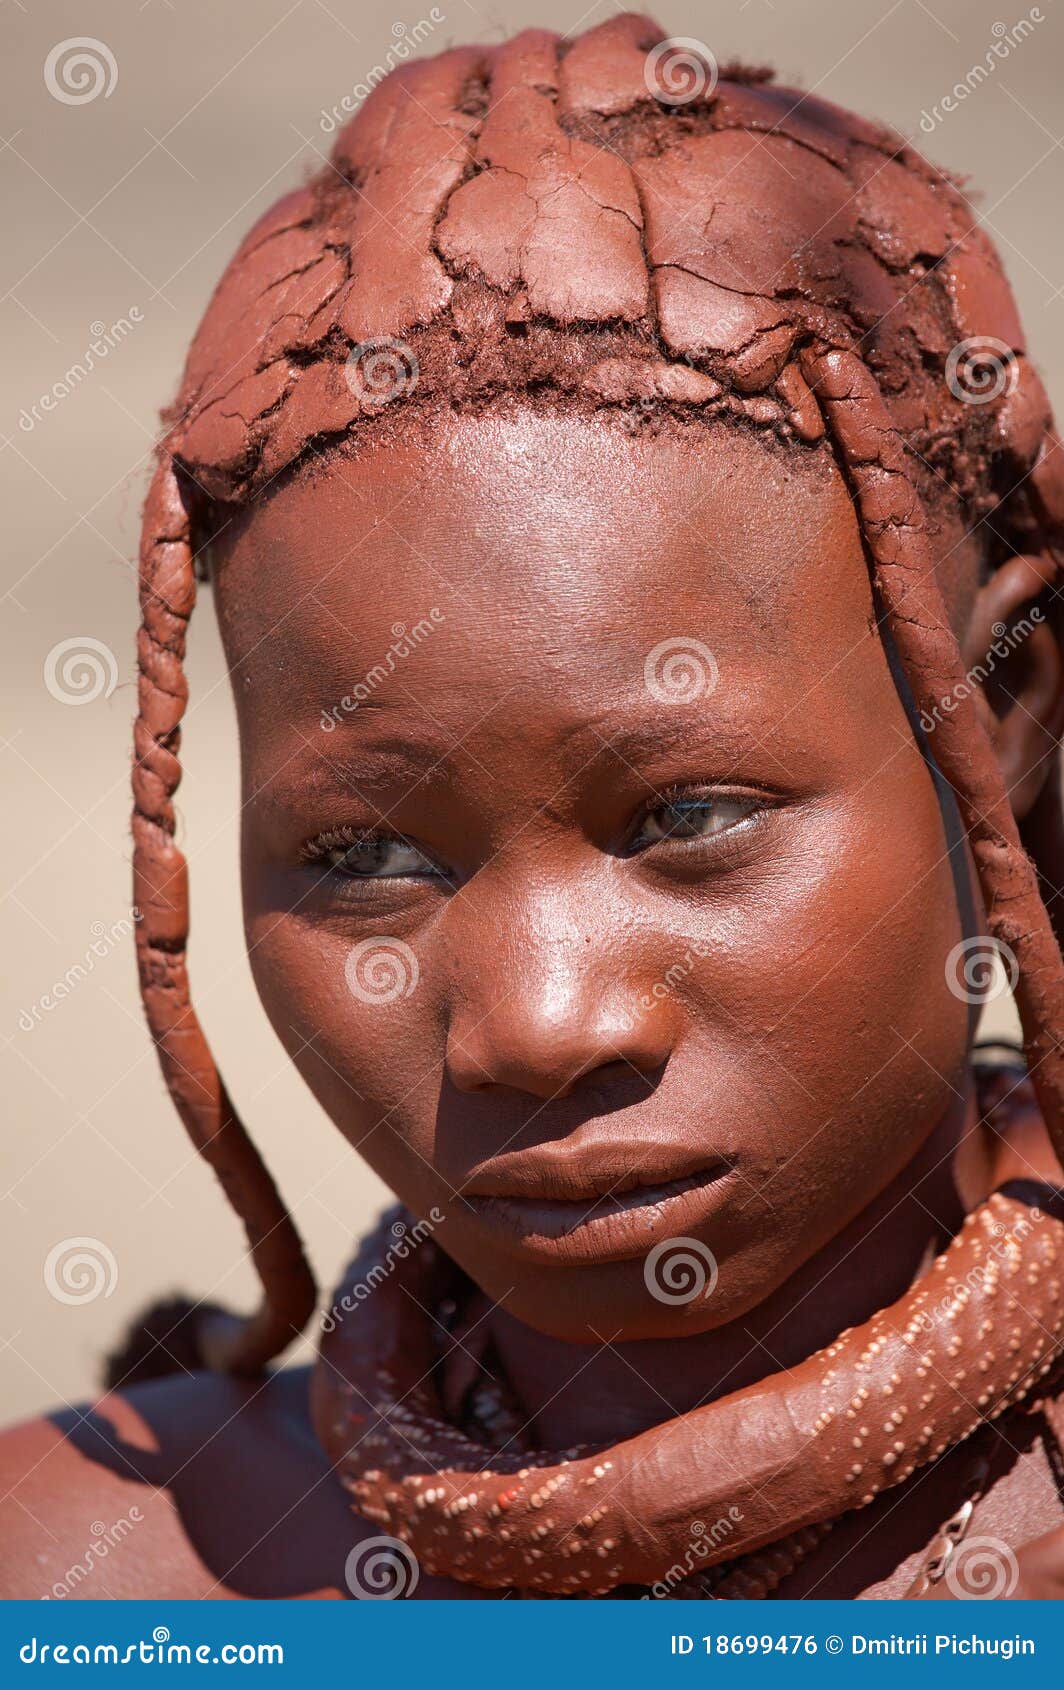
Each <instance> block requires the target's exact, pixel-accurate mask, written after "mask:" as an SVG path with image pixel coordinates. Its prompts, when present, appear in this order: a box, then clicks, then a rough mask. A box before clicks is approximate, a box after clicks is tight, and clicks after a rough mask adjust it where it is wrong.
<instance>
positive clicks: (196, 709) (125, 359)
mask: <svg viewBox="0 0 1064 1690" xmlns="http://www.w3.org/2000/svg"><path fill="white" fill-rule="evenodd" d="M1002 4H1003V0H932V3H925V0H894V3H893V4H887V3H886V0H876V3H872V0H851V3H850V4H847V5H844V6H840V5H839V4H838V0H806V3H802V0H741V3H740V0H718V3H717V4H715V5H713V6H709V5H706V4H692V3H691V0H668V3H667V4H663V5H662V6H661V7H660V8H659V10H658V13H657V16H658V18H659V21H660V22H661V24H662V25H663V26H664V27H665V28H666V29H668V30H669V31H670V33H672V34H673V35H682V36H690V37H693V38H695V39H696V40H698V41H700V42H705V43H706V45H707V46H708V47H709V48H710V49H711V50H712V52H713V53H714V54H715V55H716V56H717V57H718V58H720V59H722V60H726V59H728V58H730V57H733V56H736V57H741V58H743V59H745V60H747V61H748V62H752V63H756V64H765V63H768V64H772V65H774V66H775V67H776V69H777V71H778V72H779V75H780V79H781V80H782V81H785V82H794V83H798V84H800V85H801V86H803V87H805V88H807V89H810V90H815V91H816V92H817V93H818V94H820V95H822V96H824V97H826V98H828V99H832V100H836V101H838V102H840V103H841V104H843V105H847V106H851V107H854V108H856V109H857V110H858V111H860V112H862V113H864V114H866V115H869V116H876V117H880V118H883V119H886V120H887V121H889V122H890V123H891V124H892V125H894V127H895V128H897V129H898V130H900V131H901V132H902V133H903V134H905V135H907V136H909V137H911V138H912V139H913V140H914V141H915V142H916V144H917V145H918V146H920V147H922V149H923V150H924V151H925V152H927V153H928V154H929V155H930V156H931V157H932V158H934V159H935V160H936V161H938V162H940V163H943V164H945V165H947V166H949V167H950V168H951V169H953V170H954V171H956V172H959V173H961V174H963V175H965V176H967V177H970V179H971V180H972V181H973V182H974V183H975V184H976V185H977V186H978V188H979V189H980V190H981V192H980V197H979V200H978V206H979V210H980V211H981V214H982V216H983V220H984V222H985V225H986V227H987V229H988V230H989V232H990V234H991V235H992V237H993V238H994V239H995V240H996V242H997V243H998V245H999V247H1000V249H1001V251H1002V253H1003V256H1004V258H1005V262H1006V265H1007V268H1008V270H1009V272H1010V274H1011V277H1012V281H1013V284H1014V287H1015V290H1016V292H1017V295H1018V297H1019V302H1020V307H1021V312H1022V314H1023V316H1024V319H1025V322H1026V325H1027V329H1028V334H1029V338H1030V344H1031V346H1032V348H1033V352H1034V356H1035V359H1036V362H1037V363H1038V364H1039V366H1040V368H1041V370H1042V374H1043V376H1044V378H1045V380H1046V382H1047V385H1048V386H1049V389H1050V392H1051V393H1052V394H1054V396H1055V398H1056V400H1057V407H1058V413H1059V411H1060V410H1061V409H1062V408H1064V380H1062V379H1061V378H1062V377H1064V217H1062V215H1061V209H1060V208H1061V205H1062V203H1064V151H1062V147H1064V140H1062V139H1061V137H1060V133H1059V132H1060V131H1061V130H1064V108H1062V101H1061V93H1060V88H1061V66H1062V64H1064V11H1062V9H1061V5H1060V4H1059V3H1058V0H1042V4H1041V5H1040V6H1034V7H1030V8H1024V7H1023V5H1022V4H1021V0H1010V3H1009V6H1008V9H1002ZM620 9H621V8H619V7H615V6H612V5H610V4H607V3H599V4H596V5H592V6H588V7H587V9H586V10H584V9H582V6H581V4H580V0H568V3H563V0H501V3H498V4H494V5H492V4H487V3H485V0H440V4H439V5H437V6H434V7H433V6H429V5H428V4H425V3H423V0H411V3H410V4H409V5H407V6H403V7H400V6H399V5H398V4H397V3H396V4H395V5H394V9H393V5H392V0H389V4H387V5H385V6H384V7H381V6H379V5H377V6H374V7H373V8H370V7H368V6H363V5H358V4H355V3H353V0H224V3H222V4H219V3H218V0H143V3H142V4H139V5H138V4H131V3H129V0H125V3H122V4H119V3H116V0H97V3H95V4H93V3H92V0H76V3H75V0H69V3H67V0H26V3H23V0H0V30H2V32H3V37H4V39H3V47H2V51H0V64H2V65H3V67H4V68H3V71H2V73H0V75H2V77H3V84H4V86H3V100H2V109H3V114H4V115H3V121H2V138H0V176H2V184H3V195H4V204H5V206H6V208H7V209H6V214H5V239H4V243H3V255H2V258H0V269H2V285H0V322H2V325H3V333H4V344H5V348H6V351H5V357H4V360H3V376H4V399H3V418H2V422H0V475H2V477H3V491H2V499H3V503H2V508H3V510H4V512H5V532H6V535H7V540H6V543H5V546H4V548H3V563H2V570H3V577H4V579H3V592H4V601H3V639H4V648H3V657H2V668H0V672H2V675H3V681H4V689H5V693H6V695H7V708H6V711H5V719H4V725H3V733H2V737H0V762H2V778H3V783H4V793H5V799H6V802H5V812H6V814H7V815H8V817H9V826H8V827H7V828H6V829H5V832H4V839H3V847H2V848H3V860H2V863H0V892H2V895H3V911H4V927H3V932H4V947H3V955H4V960H5V967H4V970H3V974H4V978H3V981H2V983H0V1032H2V1036H3V1055H2V1061H3V1065H4V1072H3V1080H2V1086H0V1097H2V1098H3V1103H4V1129H3V1134H2V1140H0V1142H2V1171H0V1225H2V1228H3V1239H4V1248H3V1272H2V1274H0V1415H2V1417H3V1418H4V1419H5V1420H9V1419H11V1418H14V1417H15V1416H17V1415H22V1414H26V1413H29V1412H31V1411H33V1410H36V1409H41V1408H44V1407H48V1406H51V1405H54V1404H56V1403H57V1402H60V1401H62V1400H66V1401H68V1402H69V1401H76V1400H78V1399H79V1398H80V1397H82V1396H83V1395H85V1393H87V1392H89V1391H90V1390H91V1389H92V1388H93V1386H94V1384H95V1383H96V1380H97V1376H98V1369H99V1361H100V1357H101V1355H102V1353H103V1352H104V1350H105V1349H106V1348H107V1346H108V1345H109V1344H112V1343H113V1342H114V1340H115V1338H116V1336H117V1334H118V1333H119V1331H120V1330H121V1328H122V1326H123V1324H124V1323H125V1322H126V1321H127V1320H128V1319H129V1318H130V1316H131V1315H132V1314H133V1313H134V1312H135V1311H136V1310H137V1309H138V1308H139V1307H140V1306H141V1305H142V1304H143V1303H144V1302H145V1301H146V1300H147V1299H149V1298H151V1297H154V1296H156V1295H159V1294H161V1293H164V1292H167V1291H169V1290H172V1289H175V1288H180V1289H182V1290H186V1291H188V1292H191V1293H194V1294H196V1295H198V1296H208V1295H209V1296H211V1297H215V1298H217V1299H219V1300H221V1301H224V1302H229V1303H231V1304H233V1305H235V1306H240V1307H249V1306H250V1305H251V1302H252V1300H253V1297H254V1286H253V1281H252V1276H251V1274H250V1271H249V1270H248V1268H247V1265H246V1264H245V1263H244V1261H243V1238H242V1235H241V1233H240V1231H239V1228H238V1226H237V1223H236V1222H235V1221H234V1219H233V1217H232V1216H231V1214H230V1212H229V1210H228V1208H227V1207H226V1205H225V1203H224V1202H223V1200H222V1198H221V1196H220V1194H219V1192H218V1190H217V1188H216V1187H215V1184H214V1181H213V1178H212V1176H211V1175H210V1174H209V1173H208V1171H207V1170H206V1169H205V1168H204V1166H203V1165H202V1164H201V1163H200V1162H199V1161H198V1160H197V1159H196V1158H195V1156H194V1155H193V1153H192V1152H191V1151H190V1149H189V1147H188V1145H187V1142H186V1140H185V1138H184V1134H183V1132H182V1130H181V1128H180V1125H179V1123H178V1120H177V1117H176V1115H175V1114H174V1112H173V1109H172V1107H171V1105H170V1103H169V1101H168V1099H167V1096H166V1093H165V1091H164V1088H163V1084H162V1080H161V1078H160V1075H159V1072H158V1069H157V1065H156V1061H155V1056H154V1052H153V1051H152V1048H151V1046H150V1044H149V1041H148V1038H147V1035H146V1033H145V1031H144V1027H143V1023H142V1019H141V1014H140V1008H139V1003H138V1000H137V993H136V979H135V970H134V965H133V942H132V921H131V914H130V907H129V900H130V889H129V883H130V871H129V856H130V846H129V829H128V819H127V818H128V810H129V797H128V771H129V762H130V729H131V721H132V716H133V712H134V708H135V680H134V673H135V671H134V663H133V657H134V631H135V626H136V581H135V571H134V563H133V560H134V558H135V554H136V544H137V530H138V515H139V508H140V504H141V501H142V498H143V495H144V491H145V488H146V481H147V471H148V462H149V453H150V450H151V446H152V441H153V438H154V434H155V427H156V415H157V412H158V410H159V407H160V406H161V405H163V404H165V403H166V402H167V401H168V400H169V399H170V397H171V396H172V394H173V392H174V390H175V388H176V386H177V382H178V376H179V372H180V367H181V364H182V361H183V357H184V352H185V348H186V345H187V343H188V341H189V338H190V337H191V335H192V333H193V331H194V329H195V326H196V324H197V321H198V319H199V317H200V314H201V312H202V311H203V308H204V306H205V304H206V302H207V299H208V297H209V295H210V292H211V289H212V287H213V285H214V283H215V281H216V279H217V277H218V275H219V274H220V272H221V270H222V268H223V266H224V265H225V263H226V261H227V260H228V258H229V256H230V254H231V253H232V251H233V248H234V247H235V245H236V243H237V241H238V239H239V238H240V236H241V235H242V234H243V232H244V231H245V230H246V229H247V227H248V226H249V225H250V224H251V223H252V222H253V221H254V220H255V218H256V217H258V216H259V214H260V213H261V212H262V211H263V210H265V208H266V207H267V206H268V205H269V204H270V203H271V202H272V201H273V200H274V199H276V198H277V197H278V195H279V194H281V193H282V192H283V191H285V190H286V189H288V188H290V187H292V186H293V185H295V184H297V183H298V182H300V181H301V180H303V179H304V177H305V176H307V175H308V174H310V173H312V172H313V171H315V170H316V169H317V168H319V167H320V165H321V164H322V162H323V159H324V156H325V155H326V154H327V153H328V150H329V147H330V146H331V143H332V138H333V129H334V127H335V122H336V119H335V118H334V117H333V116H332V113H333V111H334V109H337V110H338V109H339V103H340V102H341V101H345V102H346V109H349V110H350V109H353V108H354V106H355V105H356V104H357V102H358V100H359V97H360V95H361V93H362V92H363V91H364V87H365V85H366V83H367V82H372V81H373V80H375V79H376V78H379V76H380V74H381V71H382V70H383V69H387V68H388V67H389V65H390V64H392V63H394V62H396V60H397V59H398V58H399V57H401V56H403V55H404V54H408V53H409V52H412V51H413V52H436V51H439V50H440V49H442V48H444V47H446V46H448V45H450V44H454V43H464V42H471V41H476V40H488V41H491V40H498V39H500V38H502V37H504V36H505V35H508V34H510V33H512V32H513V31H514V30H515V29H517V28H519V27H522V26H524V25H527V24H539V25H544V26H547V27H549V28H552V29H556V30H559V31H562V32H575V31H577V30H580V29H585V28H587V27H589V26H590V25H591V24H593V23H596V22H601V21H603V20H604V19H605V18H607V17H608V16H610V15H612V13H613V12H615V11H617V10H620ZM439 20H442V21H439ZM79 61H80V62H79ZM988 62H989V63H990V64H991V65H992V68H991V69H988ZM341 115H342V113H341ZM188 672H189V680H190V686H191V698H192V702H191V705H190V709H189V713H188V716H187V718H186V733H185V762H186V771H187V772H186V776H185V780H184V783H183V785H182V789H181V812H182V818H183V825H182V839H183V843H184V845H185V848H186V849H187V851H188V853H189V856H190V859H191V862H192V864H193V874H192V890H193V946H192V953H191V955H192V972H193V978H194V981H195V989H196V997H197V1002H198V1006H199V1010H200V1014H201V1016H202V1018H203V1020H204V1022H205V1024H206V1027H207V1030H208V1034H209V1036H210V1038H211V1041H212V1043H213V1045H214V1048H215V1051H216V1053H217V1056H218V1058H219V1060H220V1064H221V1067H222V1070H223V1072H224V1073H225V1074H226V1076H227V1079H228V1081H229V1085H230V1089H231V1090H232V1092H233V1094H234V1097H235V1098H236V1100H237V1102H238V1106H239V1107H240V1109H241V1111H242V1113H243V1114H244V1117H245V1119H246V1120H247V1121H248V1123H249V1125H250V1126H251V1128H252V1130H253V1131H254V1133H255V1135H256V1137H257V1138H258V1140H259V1142H260V1144H261V1145H262V1147H263V1149H264V1151H265V1154H266V1158H267V1161H268V1162H269V1164H270V1166H271V1167H272V1168H273V1170H274V1172H275V1174H276V1176H277V1178H278V1180H279V1182H280V1184H281V1187H282V1189H283V1191H284V1192H285V1194H286V1196H287V1198H288V1200H289V1203H290V1204H291V1206H292V1208H293V1209H294V1211H295V1213H296V1217H297V1220H298V1223H299V1225H300V1227H301V1229H302V1231H303V1233H304V1235H305V1236H306V1237H307V1239H308V1240H309V1244H310V1248H311V1252H312V1255H313V1258H314V1263H315V1266H316V1268H317V1270H318V1273H319V1276H320V1279H321V1281H322V1284H323V1285H324V1286H328V1285H330V1284H331V1283H332V1281H333V1280H334V1279H335V1278H336V1276H337V1274H338V1273H339V1270H340V1267H341V1265H342V1263H343V1262H344V1260H345V1259H346V1257H347V1255H348V1254H349V1252H350V1249H351V1244H352V1241H353V1239H354V1238H355V1237H356V1236H357V1235H358V1234H359V1233H360V1232H361V1231H362V1230H363V1229H364V1228H365V1226H366V1224H367V1223H368V1222H369V1220H370V1219H371V1218H372V1216H373V1215H374V1214H375V1213H376V1212H377V1210H378V1209H379V1207H380V1206H381V1204H382V1202H383V1201H385V1199H386V1197H387V1194H386V1192H385V1191H384V1188H383V1187H382V1186H381V1185H380V1183H379V1182H378V1181H377V1180H376V1179H375V1177H374V1176H373V1175H371V1174H370V1173H368V1171H366V1170H365V1169H363V1168H362V1167H361V1166H360V1165H359V1164H358V1162H357V1160H356V1158H355V1156H354V1155H353V1154H352V1153H351V1152H350V1151H348V1150H347V1149H346V1148H344V1147H343V1146H342V1145H341V1141H340V1139H339V1137H338V1136H337V1135H336V1134H335V1132H334V1131H333V1129H332V1128H331V1127H330V1126H329V1124H328V1122H327V1121H326V1120H325V1119H324V1117H323V1116H322V1115H321V1113H320V1111H319V1110H318V1107H317V1105H316V1104H315V1103H314V1101H313V1100H312V1098H311V1097H310V1096H309V1094H307V1093H306V1092H305V1091H304V1089H303V1087H302V1083H301V1082H300V1081H299V1080H298V1079H297V1077H296V1075H295V1074H294V1072H292V1071H290V1070H289V1067H288V1065H287V1061H286V1059H285V1057H284V1055H283V1053H282V1051H281V1048H280V1046H279V1044H278V1043H277V1041H276V1039H275V1037H274V1034H273V1032H272V1031H271V1029H270V1028H269V1026H268V1024H267V1022H266V1019H265V1016H264V1014H263V1012H262V1010H261V1009H260V1008H259V1005H258V1002H257V999H256V997H255V994H254V989H253V986H252V983H251V976H250V971H249V969H248V965H247V962H246V958H245V955H244V947H243V941H242V934H241V923H240V907H239V886H238V871H237V838H238V821H239V799H238V786H237V750H236V739H235V731H234V723H233V715H232V708H231V703H230V698H229V691H228V684H227V679H226V673H225V668H224V664H223V661H222V655H221V650H220V646H219V642H218V638H217V633H216V630H215V627H214V620H213V617H212V615H211V610H210V603H209V599H205V600H204V602H203V607H202V611H201V614H200V615H199V617H198V619H196V620H194V621H193V628H192V636H191V651H190V657H189V662H188ZM989 1014H990V1018H991V1023H992V1025H993V1026H994V1027H995V1029H996V1028H1001V1027H1004V1026H1006V1025H1008V1023H1009V1020H1010V1015H1011V1010H1010V1006H1009V1004H1008V1002H1007V999H1002V1000H999V1001H998V1002H997V1003H996V1004H995V1005H993V1006H992V1008H991V1010H990V1012H989ZM79 1258H83V1260H82V1261H81V1264H80V1266H79Z"/></svg>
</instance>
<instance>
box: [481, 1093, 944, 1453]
mask: <svg viewBox="0 0 1064 1690" xmlns="http://www.w3.org/2000/svg"><path fill="white" fill-rule="evenodd" d="M974 1127H975V1108H974V1102H973V1101H972V1100H971V1099H964V1100H962V1101H961V1103H960V1104H958V1106H957V1107H956V1108H955V1109H952V1110H951V1111H950V1112H949V1113H948V1114H947V1115H946V1116H945V1117H943V1119H942V1121H940V1123H939V1125H938V1127H937V1128H936V1129H935V1131H934V1132H933V1133H932V1134H931V1136H930V1137H929V1138H928V1139H927V1140H926V1141H925V1142H924V1144H923V1145H922V1146H921V1148H920V1150H919V1151H918V1152H917V1154H916V1155H915V1156H914V1157H913V1158H912V1160H911V1161H910V1162H909V1163H908V1164H907V1165H906V1167H905V1168H904V1169H903V1170H902V1172H901V1173H900V1174H899V1175H898V1176H897V1177H896V1178H895V1179H893V1180H892V1181H891V1182H890V1184H889V1185H888V1186H887V1187H886V1189H885V1190H884V1191H883V1192H881V1193H880V1195H879V1196H878V1197H877V1198H876V1199H875V1200H874V1201H873V1202H872V1203H871V1204H869V1205H868V1207H867V1208H866V1209H864V1210H863V1211H862V1213H861V1214H860V1215H858V1216H857V1218H856V1220H854V1221H853V1222H851V1223H850V1225H849V1226H847V1227H846V1228H845V1229H844V1230H843V1231H842V1232H841V1233H840V1234H839V1235H838V1236H837V1237H836V1238H834V1239H833V1240H832V1241H831V1243H830V1244H829V1245H827V1246H826V1247H825V1248H824V1249H823V1250H820V1251H818V1252H817V1254H816V1255H815V1256H813V1257H812V1258H811V1259H810V1260H809V1261H808V1262H806V1263H805V1265H804V1266H803V1267H801V1268H800V1269H799V1270H798V1271H797V1272H796V1273H794V1274H792V1275H791V1277H790V1278H789V1279H788V1280H787V1281H786V1282H785V1283H784V1284H783V1285H781V1286H779V1287H778V1289H776V1290H775V1291H773V1292H772V1293H771V1294H770V1295H769V1296H767V1297H766V1298H765V1299H764V1300H763V1301H762V1302H761V1303H759V1304H758V1305H757V1306H756V1307H755V1308H754V1309H752V1310H751V1311H750V1312H749V1313H748V1314H746V1315H744V1316H743V1317H742V1318H741V1319H740V1320H736V1321H734V1322H732V1323H731V1324H729V1325H727V1326H723V1327H719V1328H716V1329H715V1330H712V1331H709V1332H703V1333H699V1334H698V1335H697V1336H695V1337H691V1338H682V1339H674V1340H669V1341H668V1342H665V1341H662V1340H640V1341H638V1342H633V1343H624V1342H623V1341H619V1342H616V1343H613V1344H587V1345H583V1344H567V1343H562V1342H561V1341H559V1340H558V1339H555V1338H550V1337H547V1336H545V1335H544V1334H543V1333H540V1332H537V1331H535V1330H534V1329H533V1328H532V1327H530V1326H526V1325H525V1324H524V1323H523V1322H521V1321H519V1320H516V1319H515V1318H514V1317H513V1316H512V1315H509V1314H507V1313H506V1312H505V1310H504V1309H502V1308H496V1309H494V1310H493V1311H492V1314H491V1316H490V1317H489V1327H490V1334H491V1337H492V1339H493V1341H494V1345H495V1348H496V1351H497V1353H498V1356H499V1359H500V1361H501V1364H502V1368H503V1371H504V1373H505V1375H506V1377H507V1380H508V1382H509V1384H510V1386H511V1388H512V1389H513V1390H514V1391H515V1393H516V1395H517V1398H518V1401H519V1402H520V1403H521V1405H522V1407H523V1409H524V1410H525V1412H526V1413H527V1414H528V1416H529V1417H530V1420H531V1422H532V1424H531V1425H530V1427H529V1431H530V1433H531V1436H532V1439H533V1441H534V1442H535V1443H536V1444H537V1445H538V1446H539V1447H541V1448H547V1449H560V1448H565V1447H568V1446H569V1445H571V1444H575V1443H588V1444H601V1443H613V1442H617V1441H618V1440H619V1439H622V1438H627V1437H633V1436H635V1435H636V1434H638V1433H639V1432H642V1431H645V1430H646V1428H647V1427H648V1426H653V1425H658V1424H660V1423H661V1422H662V1421H664V1420H668V1419H670V1418H672V1417H674V1416H676V1415H679V1414H685V1413H687V1412H689V1411H690V1410H691V1409H694V1408H697V1407H700V1406H702V1405H704V1404H706V1403H709V1402H712V1401H713V1400H714V1399H715V1398H717V1397H721V1396H725V1395H727V1394H729V1393H730V1392H732V1391H737V1390H740V1389H742V1388H743V1387H744V1386H747V1385H752V1384H755V1383H756V1382H757V1381H758V1380H759V1379H762V1378H764V1377H766V1376H767V1375H769V1374H772V1373H777V1372H780V1371H781V1370H783V1369H786V1368H789V1367H793V1366H795V1365H796V1364H797V1363H798V1362H800V1361H802V1360H804V1359H805V1357H806V1356H809V1355H812V1354H813V1353H814V1352H815V1351H816V1350H819V1349H821V1348H823V1347H824V1345H826V1344H829V1343H830V1342H831V1341H832V1340H833V1339H834V1338H836V1337H837V1336H838V1334H839V1333H840V1332H842V1331H844V1330H845V1329H846V1328H847V1327H850V1326H856V1325H859V1324H860V1323H862V1322H863V1321H865V1320H866V1319H868V1318H869V1316H870V1315H872V1314H874V1313H875V1311H876V1310H877V1309H880V1308H883V1307H885V1306H887V1305H888V1304H890V1303H892V1302H894V1301H896V1299H897V1298H898V1297H900V1296H901V1295H902V1294H903V1292H904V1291H905V1290H906V1289H907V1287H908V1286H909V1285H911V1284H912V1282H913V1280H914V1279H915V1278H917V1277H918V1275H919V1274H920V1273H922V1272H923V1271H924V1269H925V1268H926V1267H927V1266H928V1265H929V1263H930V1261H931V1259H932V1258H933V1256H934V1255H935V1254H937V1253H938V1251H939V1250H940V1249H941V1248H942V1246H943V1244H944V1243H945V1240H946V1239H947V1238H948V1237H949V1236H950V1235H951V1234H952V1233H953V1232H954V1231H955V1230H956V1228H957V1226H958V1225H959V1224H960V1221H961V1219H962V1218H963V1214H964V1207H963V1205H962V1203H961V1201H960V1199H959V1197H958V1193H957V1179H956V1163H957V1160H958V1156H957V1153H958V1150H959V1149H960V1147H961V1146H962V1144H963V1143H964V1141H965V1140H966V1139H968V1138H969V1137H970V1135H971V1131H972V1129H974Z"/></svg>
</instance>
